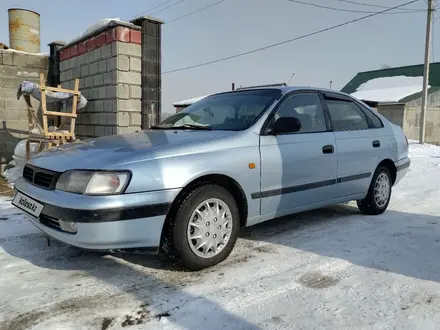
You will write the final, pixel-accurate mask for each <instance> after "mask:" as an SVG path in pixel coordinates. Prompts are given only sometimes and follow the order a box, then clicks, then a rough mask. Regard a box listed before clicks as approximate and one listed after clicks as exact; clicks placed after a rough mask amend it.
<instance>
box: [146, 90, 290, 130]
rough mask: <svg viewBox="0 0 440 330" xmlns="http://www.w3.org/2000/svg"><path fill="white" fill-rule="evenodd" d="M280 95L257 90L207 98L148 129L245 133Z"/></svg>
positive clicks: (275, 92)
mask: <svg viewBox="0 0 440 330" xmlns="http://www.w3.org/2000/svg"><path fill="white" fill-rule="evenodd" d="M280 94H281V91H280V90H278V89H258V90H246V91H236V92H229V93H223V94H217V95H211V96H208V97H206V98H204V99H202V100H200V101H198V102H196V103H194V104H192V105H190V106H189V107H187V108H185V109H183V110H182V111H180V112H178V113H176V114H174V115H172V116H170V117H168V118H166V119H165V120H164V121H162V122H161V123H160V124H159V125H156V126H153V127H152V128H153V129H167V128H170V129H178V128H182V129H209V130H233V131H241V130H245V129H247V128H249V127H251V126H252V125H253V124H254V123H255V121H256V120H257V119H258V118H259V117H260V115H261V114H262V113H263V112H264V111H265V110H266V109H267V108H268V107H269V106H270V105H271V104H272V103H273V102H274V101H275V100H276V99H277V98H278V97H279V96H280Z"/></svg>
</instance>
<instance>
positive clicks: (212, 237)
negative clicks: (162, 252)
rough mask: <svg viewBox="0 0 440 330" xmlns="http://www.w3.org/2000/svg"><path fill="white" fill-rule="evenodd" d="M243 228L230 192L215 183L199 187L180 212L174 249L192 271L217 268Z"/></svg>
mask: <svg viewBox="0 0 440 330" xmlns="http://www.w3.org/2000/svg"><path fill="white" fill-rule="evenodd" d="M239 226H240V221H239V211H238V206H237V203H236V201H235V200H234V198H233V196H232V195H231V194H230V193H229V192H228V191H227V190H226V189H224V188H223V187H220V186H218V185H213V184H206V185H203V186H200V187H197V188H196V189H194V190H193V191H192V192H191V193H190V194H188V195H187V196H186V198H185V199H184V201H183V202H182V204H181V205H180V207H179V210H178V211H177V213H176V216H175V219H174V226H173V230H172V236H173V239H172V242H173V243H172V245H173V246H172V249H173V250H174V252H175V255H176V256H177V259H178V261H180V263H181V264H182V265H183V266H185V267H186V268H188V269H190V270H201V269H204V268H208V267H211V266H214V265H215V264H218V263H220V262H222V261H223V260H225V259H226V258H227V257H228V256H229V254H230V253H231V251H232V249H233V247H234V245H235V242H236V240H237V235H238V230H239ZM174 259H176V258H174Z"/></svg>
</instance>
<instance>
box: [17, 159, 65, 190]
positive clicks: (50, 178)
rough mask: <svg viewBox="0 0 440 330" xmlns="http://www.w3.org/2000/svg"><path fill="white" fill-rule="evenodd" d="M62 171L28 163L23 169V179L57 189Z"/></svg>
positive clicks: (42, 186)
mask: <svg viewBox="0 0 440 330" xmlns="http://www.w3.org/2000/svg"><path fill="white" fill-rule="evenodd" d="M59 176H60V173H58V172H54V171H50V170H46V169H42V168H39V167H35V166H31V165H26V166H25V167H24V169H23V179H25V180H26V181H27V182H30V183H32V184H34V185H35V186H38V187H40V188H44V189H50V190H53V189H55V185H56V183H57V180H58V178H59Z"/></svg>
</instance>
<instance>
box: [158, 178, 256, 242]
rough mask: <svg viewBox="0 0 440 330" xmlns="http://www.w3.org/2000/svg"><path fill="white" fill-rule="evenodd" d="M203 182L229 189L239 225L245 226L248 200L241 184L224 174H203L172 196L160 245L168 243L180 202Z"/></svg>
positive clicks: (203, 183)
mask: <svg viewBox="0 0 440 330" xmlns="http://www.w3.org/2000/svg"><path fill="white" fill-rule="evenodd" d="M205 184H216V185H218V186H220V187H223V188H225V189H226V190H227V191H229V193H231V195H232V196H233V197H234V199H235V201H236V203H237V206H238V210H239V213H240V227H241V228H242V227H245V226H246V223H247V217H248V201H247V198H246V194H245V192H244V189H243V188H242V187H241V185H240V184H239V183H238V182H237V181H236V180H234V179H233V178H231V177H230V176H228V175H225V174H205V175H202V176H199V177H197V178H195V179H193V180H192V181H190V182H189V183H188V184H187V185H186V186H185V187H183V188H182V190H181V191H180V192H179V193H178V194H177V196H176V197H175V198H174V201H173V202H172V203H171V206H170V209H169V211H168V214H167V217H166V220H165V223H164V225H163V228H162V235H161V243H160V245H161V247H165V246H166V245H168V242H166V240H167V239H168V240H170V239H171V236H170V235H171V232H172V225H173V221H174V215H175V214H176V213H177V210H178V209H179V206H180V204H181V202H182V201H183V200H184V199H185V197H186V196H187V195H188V194H189V193H190V192H191V191H193V190H194V189H195V188H197V187H199V186H202V185H205Z"/></svg>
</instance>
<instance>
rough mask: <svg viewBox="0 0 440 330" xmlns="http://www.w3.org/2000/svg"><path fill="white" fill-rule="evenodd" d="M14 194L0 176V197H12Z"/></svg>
mask: <svg viewBox="0 0 440 330" xmlns="http://www.w3.org/2000/svg"><path fill="white" fill-rule="evenodd" d="M13 194H14V191H13V189H12V188H11V187H10V186H9V184H8V182H6V180H5V179H4V178H3V177H2V176H1V175H0V196H6V197H12V196H13Z"/></svg>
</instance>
